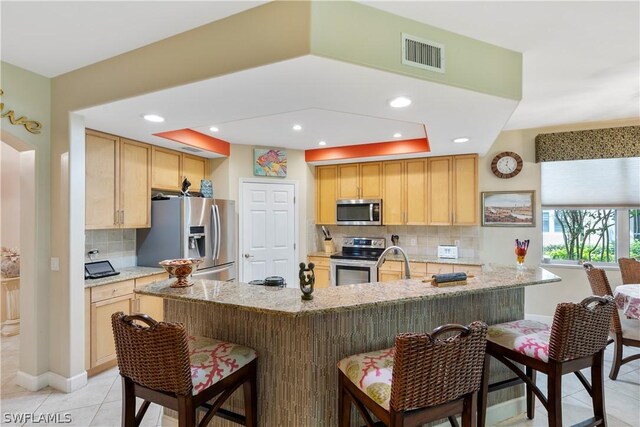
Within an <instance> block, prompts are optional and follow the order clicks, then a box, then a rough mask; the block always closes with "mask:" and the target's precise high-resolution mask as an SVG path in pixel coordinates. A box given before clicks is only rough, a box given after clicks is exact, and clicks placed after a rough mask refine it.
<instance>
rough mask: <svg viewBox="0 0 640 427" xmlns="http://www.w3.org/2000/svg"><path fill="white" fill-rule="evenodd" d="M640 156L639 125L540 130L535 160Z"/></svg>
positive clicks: (551, 160)
mask: <svg viewBox="0 0 640 427" xmlns="http://www.w3.org/2000/svg"><path fill="white" fill-rule="evenodd" d="M621 157H640V126H623V127H616V128H605V129H591V130H581V131H572V132H556V133H541V134H539V135H538V136H536V163H538V162H556V161H562V160H590V159H615V158H621Z"/></svg>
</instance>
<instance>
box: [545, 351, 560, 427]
mask: <svg viewBox="0 0 640 427" xmlns="http://www.w3.org/2000/svg"><path fill="white" fill-rule="evenodd" d="M548 375H549V376H548V378H547V396H548V397H547V399H548V402H549V408H548V412H549V427H560V426H562V364H560V363H557V362H554V361H551V360H550V361H549V372H548Z"/></svg>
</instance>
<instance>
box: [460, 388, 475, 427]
mask: <svg viewBox="0 0 640 427" xmlns="http://www.w3.org/2000/svg"><path fill="white" fill-rule="evenodd" d="M478 394H479V393H478V392H477V391H476V392H473V393H469V394H468V395H467V396H465V398H464V409H463V410H462V427H475V426H476V416H477V411H478V406H477V402H478Z"/></svg>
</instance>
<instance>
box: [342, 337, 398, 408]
mask: <svg viewBox="0 0 640 427" xmlns="http://www.w3.org/2000/svg"><path fill="white" fill-rule="evenodd" d="M394 353H395V350H394V348H387V349H385V350H378V351H372V352H371V353H362V354H356V355H354V356H349V357H346V358H344V359H342V360H341V361H340V362H338V369H340V370H341V371H342V372H344V374H345V375H346V376H347V378H349V379H350V380H351V382H353V383H354V384H355V385H356V386H358V388H359V389H360V390H362V391H363V392H364V393H366V394H367V395H368V396H369V397H370V398H372V399H373V400H374V401H375V402H377V403H378V405H380V406H382V407H383V408H384V409H386V410H387V411H388V410H389V399H390V398H391V376H392V374H393V356H394Z"/></svg>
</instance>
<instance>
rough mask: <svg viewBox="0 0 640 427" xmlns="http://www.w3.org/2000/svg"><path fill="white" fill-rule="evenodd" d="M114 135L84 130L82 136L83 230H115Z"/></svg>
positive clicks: (116, 163) (116, 144)
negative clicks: (83, 167) (83, 178)
mask: <svg viewBox="0 0 640 427" xmlns="http://www.w3.org/2000/svg"><path fill="white" fill-rule="evenodd" d="M118 151H119V141H118V137H117V136H113V135H107V134H103V133H100V132H94V131H87V133H86V136H85V228H86V229H87V230H95V229H103V228H118V227H119V224H118V218H117V217H116V216H117V215H116V214H117V212H116V211H117V210H118V205H117V198H116V195H117V194H118V193H119V192H120V189H119V188H118V183H117V180H116V173H117V170H118Z"/></svg>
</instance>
